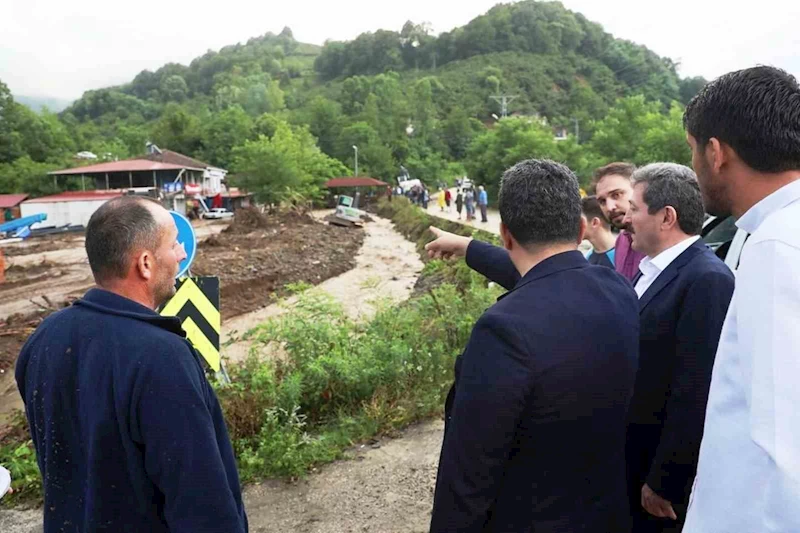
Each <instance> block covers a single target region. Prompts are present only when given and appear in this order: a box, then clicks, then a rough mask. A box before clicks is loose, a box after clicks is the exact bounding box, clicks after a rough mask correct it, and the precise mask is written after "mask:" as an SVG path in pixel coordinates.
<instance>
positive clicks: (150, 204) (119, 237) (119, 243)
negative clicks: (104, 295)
mask: <svg viewBox="0 0 800 533" xmlns="http://www.w3.org/2000/svg"><path fill="white" fill-rule="evenodd" d="M165 217H166V218H165ZM169 217H170V215H169V212H167V210H166V209H164V208H163V207H161V206H160V205H158V204H157V203H156V202H154V201H152V200H149V199H147V198H142V197H137V196H121V197H119V198H114V199H113V200H109V201H108V202H106V203H105V204H103V205H102V206H101V207H100V209H98V210H97V211H95V212H94V214H93V215H92V217H91V218H90V219H89V224H88V225H87V226H86V255H88V256H89V266H90V267H91V268H92V274H94V278H95V281H96V282H97V284H98V285H101V286H102V285H103V284H104V283H107V282H110V281H113V280H122V279H124V278H125V277H126V276H127V275H128V273H129V271H130V269H131V262H132V261H133V259H134V256H135V255H136V254H137V252H139V251H141V250H156V249H157V248H158V245H159V241H160V239H161V235H162V232H163V228H164V224H165V223H169V222H170V221H171V219H170V220H167V219H169Z"/></svg>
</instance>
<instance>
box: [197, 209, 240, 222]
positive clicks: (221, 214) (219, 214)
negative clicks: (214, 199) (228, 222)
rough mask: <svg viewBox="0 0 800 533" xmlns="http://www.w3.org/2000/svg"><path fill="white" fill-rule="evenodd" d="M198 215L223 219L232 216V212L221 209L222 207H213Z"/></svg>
mask: <svg viewBox="0 0 800 533" xmlns="http://www.w3.org/2000/svg"><path fill="white" fill-rule="evenodd" d="M200 216H201V217H203V218H209V219H216V220H220V219H223V218H231V217H233V213H231V212H230V211H228V210H227V209H223V208H222V207H215V208H214V209H212V210H211V211H206V212H205V213H203V214H202V215H200Z"/></svg>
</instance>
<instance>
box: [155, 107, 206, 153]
mask: <svg viewBox="0 0 800 533" xmlns="http://www.w3.org/2000/svg"><path fill="white" fill-rule="evenodd" d="M152 134H153V140H154V141H155V143H156V144H158V145H159V146H161V147H162V148H168V149H170V150H174V151H176V152H180V153H183V154H187V155H192V154H195V153H196V152H197V151H198V150H200V148H201V147H202V135H201V128H200V121H199V120H198V119H197V117H196V116H195V115H194V114H192V113H190V112H189V111H188V110H187V109H186V108H185V107H182V106H180V105H178V104H175V103H170V104H168V105H167V107H166V108H165V109H164V113H163V114H162V115H161V118H159V119H158V121H156V123H155V124H154V125H153V130H152Z"/></svg>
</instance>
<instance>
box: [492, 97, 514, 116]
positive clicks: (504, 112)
mask: <svg viewBox="0 0 800 533" xmlns="http://www.w3.org/2000/svg"><path fill="white" fill-rule="evenodd" d="M489 98H491V99H492V100H494V101H495V102H497V103H498V104H500V116H501V117H502V118H506V117H507V116H508V104H509V103H511V101H512V100H514V99H515V98H516V96H512V95H508V94H499V95H493V96H490V97H489Z"/></svg>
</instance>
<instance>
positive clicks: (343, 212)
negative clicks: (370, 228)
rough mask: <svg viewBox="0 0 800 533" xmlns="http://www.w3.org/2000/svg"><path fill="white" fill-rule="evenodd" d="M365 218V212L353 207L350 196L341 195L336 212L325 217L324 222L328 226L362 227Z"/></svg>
mask: <svg viewBox="0 0 800 533" xmlns="http://www.w3.org/2000/svg"><path fill="white" fill-rule="evenodd" d="M366 216H367V212H366V211H362V210H361V209H356V208H355V207H353V197H352V196H345V195H341V196H339V202H338V204H337V205H336V211H335V212H334V213H333V214H332V215H330V216H328V217H326V220H327V221H328V224H333V225H334V226H343V227H347V228H349V227H353V226H363V225H364V218H365V217H366Z"/></svg>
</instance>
